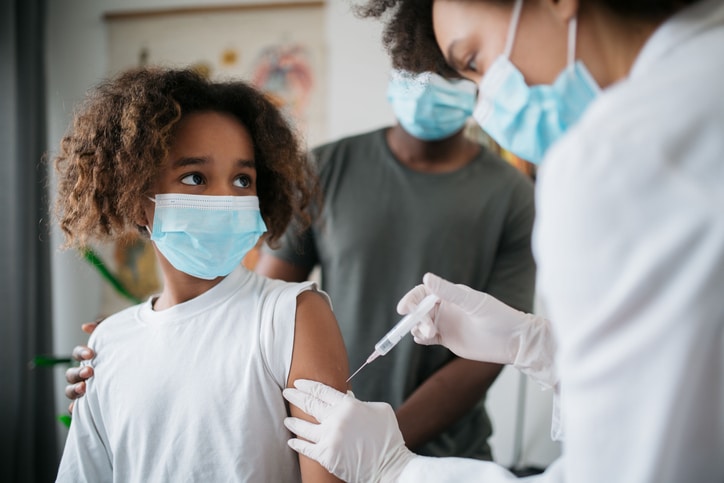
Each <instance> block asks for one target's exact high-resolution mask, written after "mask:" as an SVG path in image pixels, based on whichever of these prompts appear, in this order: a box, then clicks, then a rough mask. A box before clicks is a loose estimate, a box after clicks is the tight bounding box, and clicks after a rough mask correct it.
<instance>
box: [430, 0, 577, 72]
mask: <svg viewBox="0 0 724 483" xmlns="http://www.w3.org/2000/svg"><path fill="white" fill-rule="evenodd" d="M512 12H513V2H512V1H511V2H507V3H503V2H497V1H476V2H471V1H461V0H435V2H434V3H433V8H432V21H433V28H434V30H435V37H436V39H437V44H438V46H439V47H440V50H441V51H442V53H443V55H444V56H445V59H446V60H447V62H448V64H450V66H452V68H453V69H455V70H456V71H457V72H458V73H459V74H460V75H461V76H463V77H466V78H468V79H470V80H472V81H473V82H475V83H479V82H480V79H481V78H482V76H483V74H484V73H485V72H486V71H487V70H488V68H489V67H490V65H491V64H492V63H493V62H494V61H495V59H497V57H498V56H499V55H500V54H502V53H503V51H504V50H505V40H506V37H507V35H508V26H509V25H510V19H511V15H512ZM567 31H568V22H567V21H566V20H565V19H563V18H561V15H560V12H556V11H555V10H554V9H551V8H549V7H547V6H546V5H545V3H544V2H542V1H536V0H533V1H531V0H526V1H525V2H524V3H523V9H522V12H521V16H520V22H519V23H518V28H517V29H516V32H515V39H514V43H513V50H512V52H511V55H510V61H511V62H512V63H513V64H514V65H515V66H516V67H517V68H518V69H519V70H520V71H521V72H522V73H523V76H524V77H525V80H526V82H527V84H528V85H535V84H551V83H552V82H553V81H554V80H555V78H556V77H557V76H558V74H560V73H561V71H562V70H563V69H564V68H565V65H566V44H567V42H566V40H567V38H566V35H567Z"/></svg>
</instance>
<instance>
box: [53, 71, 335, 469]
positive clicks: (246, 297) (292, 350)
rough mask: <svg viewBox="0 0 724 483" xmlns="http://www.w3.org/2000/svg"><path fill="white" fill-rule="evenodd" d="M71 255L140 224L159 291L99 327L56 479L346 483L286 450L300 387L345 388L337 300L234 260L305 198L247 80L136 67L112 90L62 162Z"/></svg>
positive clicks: (288, 146) (281, 225)
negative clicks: (90, 372)
mask: <svg viewBox="0 0 724 483" xmlns="http://www.w3.org/2000/svg"><path fill="white" fill-rule="evenodd" d="M56 168H57V170H58V176H59V188H58V201H57V211H58V216H59V221H60V226H61V228H62V229H63V231H64V233H65V235H66V241H67V245H69V246H83V245H85V244H86V243H87V242H88V241H90V240H109V239H118V238H121V237H124V236H127V235H128V234H129V233H130V232H134V231H136V230H138V229H140V230H141V231H142V232H143V233H146V234H147V235H149V236H150V238H151V240H152V241H153V244H154V248H155V250H156V254H157V256H158V260H159V263H160V267H161V270H162V273H163V279H164V288H163V291H162V292H161V293H160V294H159V295H157V296H155V297H152V298H151V299H150V300H148V301H147V302H146V303H143V304H140V305H137V306H134V307H131V308H129V309H126V310H124V311H121V312H119V313H117V314H115V315H113V316H111V317H109V318H108V319H106V320H105V321H104V322H103V324H101V325H100V326H99V327H98V329H97V330H96V331H95V332H94V333H93V335H92V337H91V339H90V341H89V345H90V347H92V348H93V350H94V351H95V353H96V357H95V358H94V359H93V361H92V364H93V367H94V370H95V377H94V378H93V379H91V380H90V381H88V383H87V384H88V385H87V393H86V397H84V398H82V399H80V400H79V401H78V402H77V405H76V408H75V410H74V413H73V423H72V425H71V429H70V433H69V434H68V439H67V442H66V446H65V452H64V454H63V458H62V461H61V464H60V469H59V472H58V481H63V482H65V481H67V482H79V481H91V482H103V481H154V482H162V481H172V482H178V481H204V482H206V481H209V482H212V481H213V482H220V481H235V482H238V481H254V482H267V481H269V482H271V481H274V482H289V481H299V480H300V478H301V480H304V481H336V479H335V478H334V477H333V476H332V475H330V474H329V473H327V472H326V470H324V469H323V468H321V466H319V465H318V464H317V463H316V462H313V461H312V460H308V459H306V458H304V457H300V458H299V459H298V460H297V457H296V455H295V453H294V452H293V451H292V450H291V449H289V448H288V446H287V440H288V439H289V437H290V436H289V434H288V432H287V431H286V429H285V428H284V425H283V420H284V418H285V417H286V416H287V415H289V414H292V415H297V416H299V417H304V413H302V412H301V411H300V410H299V409H297V408H295V407H293V406H292V407H287V405H286V404H285V401H284V399H283V397H282V390H283V389H284V388H285V387H287V386H290V385H291V384H292V383H293V381H294V380H296V379H299V378H307V379H316V380H323V381H326V382H327V383H328V384H331V385H333V386H335V387H337V388H338V389H340V390H342V391H344V390H345V389H346V384H345V379H346V377H347V374H348V368H347V356H346V353H345V349H344V345H343V342H342V338H341V335H340V332H339V329H338V327H337V323H336V320H335V318H334V315H333V314H332V311H331V308H330V305H329V300H328V299H327V297H326V295H325V294H323V293H322V292H319V291H318V290H317V289H316V286H315V285H314V284H313V283H310V282H307V283H299V284H295V283H286V282H281V281H275V280H270V279H267V278H264V277H261V276H259V275H256V274H254V273H252V272H250V271H248V270H246V269H244V268H243V266H242V265H241V260H242V258H243V257H244V255H245V254H246V253H247V251H248V250H249V249H251V248H252V247H253V246H254V245H255V244H256V242H257V240H258V239H259V237H260V236H262V234H263V233H264V232H265V231H266V235H264V236H266V239H267V241H268V242H273V241H274V240H276V239H277V238H278V237H279V236H280V235H281V234H282V233H283V232H284V229H285V227H286V226H287V224H288V222H289V221H290V219H291V218H292V217H293V216H297V215H301V214H302V211H303V210H304V208H305V207H306V204H307V203H308V201H309V199H310V197H311V196H312V194H313V190H312V188H311V186H312V183H310V179H312V177H311V176H312V175H311V174H310V171H309V169H308V166H307V162H306V156H305V154H304V152H303V151H302V150H301V149H300V146H299V144H298V142H297V140H296V138H295V136H294V134H293V132H292V131H291V130H290V128H289V126H288V125H287V123H286V122H285V121H284V119H283V118H282V115H281V114H280V112H279V111H278V110H277V109H276V108H275V107H274V106H273V105H272V104H271V103H270V102H269V101H268V100H267V99H266V98H265V97H264V96H263V94H261V93H260V92H258V91H257V90H255V89H254V88H252V87H250V86H248V85H246V84H244V83H241V82H230V83H211V82H208V81H207V80H205V79H204V78H202V77H201V76H199V75H197V74H195V73H194V72H192V71H189V70H161V69H141V70H132V71H128V72H126V73H123V74H121V75H120V76H118V77H117V78H115V79H113V80H110V81H107V82H105V83H103V84H101V85H100V86H99V87H98V88H97V89H95V90H94V91H93V92H92V93H91V94H90V95H89V97H88V99H87V100H86V102H85V104H84V106H83V107H82V109H81V110H80V111H79V112H78V113H77V115H76V116H75V119H74V122H73V124H72V127H71V129H70V132H69V133H68V134H67V136H66V137H65V138H64V139H63V141H62V144H61V149H60V153H59V154H58V156H57V158H56Z"/></svg>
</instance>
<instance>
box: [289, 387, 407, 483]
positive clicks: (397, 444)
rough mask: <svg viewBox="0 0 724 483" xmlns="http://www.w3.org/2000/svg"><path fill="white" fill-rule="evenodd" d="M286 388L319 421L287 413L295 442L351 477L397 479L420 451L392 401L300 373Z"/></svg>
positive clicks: (359, 479) (330, 467)
mask: <svg viewBox="0 0 724 483" xmlns="http://www.w3.org/2000/svg"><path fill="white" fill-rule="evenodd" d="M294 386H295V387H296V389H291V388H287V389H285V390H284V393H283V394H284V397H285V398H286V400H287V401H289V402H290V403H291V404H293V405H295V406H297V407H298V408H299V409H301V410H302V411H304V412H305V413H307V414H309V415H310V416H313V417H315V418H316V419H317V421H319V424H314V423H310V422H308V421H304V420H302V419H299V418H286V419H285V420H284V425H285V426H286V427H287V428H288V429H289V430H290V431H291V432H293V433H294V434H296V435H297V436H298V437H299V438H304V439H307V440H308V441H303V440H301V439H298V438H293V439H290V440H289V446H291V448H292V449H293V450H295V451H297V452H299V453H301V454H303V455H305V456H307V457H308V458H311V459H313V460H315V461H317V462H318V463H319V464H321V465H322V466H324V467H325V468H326V469H327V470H328V471H329V472H330V473H332V474H334V475H335V476H337V477H338V478H340V479H342V480H344V481H347V482H364V483H369V482H393V481H397V479H398V477H399V475H400V473H402V470H403V469H404V468H405V466H406V465H407V463H408V462H409V461H410V460H411V459H413V458H415V454H414V453H412V452H411V451H410V450H408V449H407V447H405V442H404V441H403V439H402V434H401V433H400V428H399V427H398V425H397V419H395V413H394V411H393V410H392V407H390V405H389V404H386V403H379V402H362V401H359V400H358V399H356V398H355V397H354V395H353V394H352V393H351V392H348V393H347V394H343V393H341V392H339V391H337V390H336V389H334V388H331V387H329V386H327V385H324V384H322V383H321V382H315V381H308V380H305V379H299V380H296V381H294Z"/></svg>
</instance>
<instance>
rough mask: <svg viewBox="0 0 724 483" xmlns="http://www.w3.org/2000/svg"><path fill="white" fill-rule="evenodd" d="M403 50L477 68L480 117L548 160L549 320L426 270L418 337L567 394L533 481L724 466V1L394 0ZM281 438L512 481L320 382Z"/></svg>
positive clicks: (623, 478) (353, 473) (427, 471)
mask: <svg viewBox="0 0 724 483" xmlns="http://www.w3.org/2000/svg"><path fill="white" fill-rule="evenodd" d="M363 10H364V11H363V14H365V15H367V16H373V17H381V18H384V19H386V20H387V22H388V23H387V26H386V31H385V42H386V45H387V47H388V48H389V50H390V51H391V53H392V55H393V63H394V64H395V66H396V67H399V68H405V69H407V70H418V69H424V70H432V69H436V70H437V71H439V72H441V73H444V74H447V75H459V76H463V77H467V78H469V79H472V80H474V81H476V82H478V83H479V101H478V106H477V109H476V113H475V117H476V118H477V120H478V122H480V124H481V125H482V126H483V127H484V128H485V129H486V130H487V131H488V133H489V134H491V135H492V136H493V137H494V138H495V139H496V141H498V143H500V144H501V145H502V146H503V147H505V148H508V149H510V150H511V151H513V152H514V153H515V154H518V155H520V156H521V157H523V158H527V159H530V160H532V161H542V164H541V168H540V170H539V174H538V187H537V192H536V197H537V198H536V204H537V219H536V225H535V230H534V240H533V243H534V253H535V256H536V261H537V263H538V290H539V292H540V294H541V296H542V298H543V301H544V303H545V305H546V307H547V309H548V313H549V315H550V320H551V322H550V323H548V322H547V321H546V320H544V319H541V318H539V317H535V316H532V315H529V314H524V313H521V312H516V311H514V310H512V309H510V308H509V307H507V306H505V305H504V304H502V303H501V302H498V301H497V300H496V299H494V298H493V297H491V296H489V295H488V294H484V293H481V292H476V291H474V290H472V289H469V288H467V287H464V286H459V285H455V284H452V283H450V282H448V281H446V280H443V279H441V278H439V277H437V276H435V275H432V274H429V275H426V276H425V277H424V281H423V284H422V285H420V286H418V287H415V288H414V289H413V290H412V291H411V292H409V293H408V294H407V295H406V296H405V297H403V299H402V300H401V301H400V306H399V309H400V310H401V312H407V311H409V310H410V309H411V308H414V307H415V305H416V304H417V302H418V301H419V300H420V298H421V296H423V295H425V294H426V293H435V294H437V295H438V296H440V298H441V300H442V301H441V303H440V304H439V305H438V306H437V307H436V308H435V309H433V310H432V311H431V312H430V320H428V321H426V322H424V323H423V324H422V325H421V326H419V327H418V328H417V329H415V330H413V334H414V335H415V338H416V340H417V341H418V342H420V343H438V344H442V345H444V346H447V347H448V348H450V349H451V350H453V352H455V353H457V354H458V355H460V356H462V357H469V358H473V359H476V360H487V361H496V362H502V363H508V364H513V365H514V366H516V367H519V368H521V369H523V370H524V371H525V372H527V373H530V374H531V375H533V376H534V377H535V378H536V379H537V380H538V381H539V382H542V383H543V384H548V385H550V384H551V383H552V385H553V386H554V388H555V390H556V391H557V393H558V394H559V396H560V398H559V402H560V418H561V421H560V422H561V424H560V425H556V426H557V427H558V428H561V427H562V429H563V451H562V456H561V457H560V458H559V459H558V460H557V461H555V462H554V463H553V464H552V465H550V466H549V468H548V469H547V471H546V472H545V473H544V474H542V475H538V476H535V477H530V478H528V479H526V481H541V482H563V481H565V482H569V483H571V482H572V483H581V482H585V483H591V482H592V483H596V482H606V483H610V482H636V483H644V482H657V483H661V482H683V481H687V482H688V481H691V482H722V481H724V458H723V457H722V455H724V297H722V294H723V293H724V292H722V288H723V287H724V209H723V208H724V189H722V186H723V185H724V2H722V1H721V0H700V1H685V0H680V1H676V0H670V1H667V0H658V1H645V0H628V1H616V0H598V1H593V0H590V1H578V0H525V1H523V0H515V1H510V2H500V1H485V0H480V1H475V2H471V1H462V0H427V1H421V0H398V1H397V2H394V1H382V0H372V1H370V2H368V5H367V8H366V10H365V9H363ZM296 387H297V389H287V390H286V391H285V396H286V397H287V399H288V400H289V401H290V402H291V403H292V404H294V405H297V406H298V407H300V408H301V409H303V410H304V411H305V412H308V413H309V414H311V415H313V416H314V417H315V418H316V419H317V420H318V421H319V423H320V424H313V423H309V422H304V421H301V420H298V419H293V418H292V419H287V420H286V421H285V424H286V425H287V427H289V428H290V429H291V430H292V431H293V432H294V433H296V434H297V435H298V437H299V438H304V440H303V439H292V440H290V446H292V447H293V448H294V449H296V450H297V451H299V452H301V453H303V454H305V455H307V456H309V457H311V458H313V459H315V460H317V461H319V462H320V463H321V464H322V465H323V466H325V467H327V468H328V469H330V470H331V471H332V472H333V473H335V474H336V475H338V476H340V477H341V478H342V479H344V480H346V481H366V482H367V481H401V482H425V481H434V482H444V481H451V482H452V481H455V482H460V481H485V482H502V481H512V480H515V477H514V476H513V475H511V474H510V473H508V472H507V471H506V470H505V469H503V468H502V467H500V466H497V465H495V464H494V463H490V462H480V461H473V460H468V459H460V458H429V457H422V456H417V455H415V454H413V453H411V452H410V451H408V450H407V449H406V448H405V447H404V445H403V443H402V438H401V437H400V434H399V430H398V428H397V427H396V424H395V419H394V414H393V413H392V411H391V409H390V408H389V406H387V405H385V404H383V403H377V402H362V401H359V400H357V399H356V398H355V397H354V396H353V395H352V394H350V393H348V394H342V393H340V392H337V391H335V390H333V389H331V388H328V387H327V386H324V385H322V384H319V383H316V382H313V381H297V383H296Z"/></svg>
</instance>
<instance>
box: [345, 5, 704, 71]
mask: <svg viewBox="0 0 724 483" xmlns="http://www.w3.org/2000/svg"><path fill="white" fill-rule="evenodd" d="M437 1H443V0H437ZM444 1H458V2H476V1H478V2H480V1H488V2H491V3H497V4H505V3H513V0H444ZM697 1H699V0H581V7H582V8H583V7H585V6H586V5H594V4H595V5H597V6H601V7H604V8H606V9H607V10H609V11H610V12H612V13H614V14H616V15H618V16H620V17H621V18H627V19H634V20H663V19H665V18H667V17H668V16H670V15H672V14H673V13H675V12H677V11H678V10H680V9H681V8H683V7H685V6H687V5H691V4H693V3H696V2H697ZM434 2H435V0H366V1H365V2H364V3H363V4H361V5H357V6H356V7H355V12H356V13H357V15H359V16H360V17H366V18H369V17H371V18H376V19H379V20H381V21H382V22H383V23H384V29H383V32H382V43H383V44H384V46H385V48H386V49H387V51H388V52H389V53H390V56H391V57H392V65H393V67H395V68H396V69H402V70H407V71H410V72H414V73H421V72H425V71H430V72H436V73H438V74H440V75H442V76H443V77H450V78H456V77H460V75H459V74H458V73H457V72H456V71H455V70H454V69H452V68H451V67H450V66H449V65H448V63H447V62H446V61H445V56H444V55H443V53H442V51H441V50H440V48H439V47H438V45H437V41H436V40H435V32H434V30H433V23H432V4H433V3H434Z"/></svg>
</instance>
